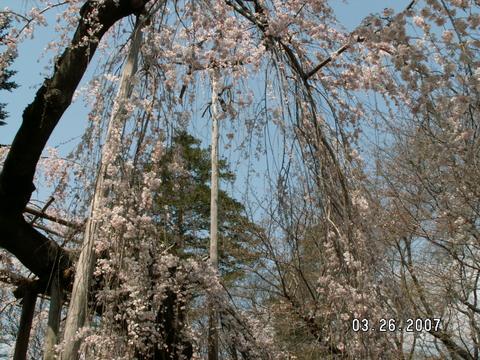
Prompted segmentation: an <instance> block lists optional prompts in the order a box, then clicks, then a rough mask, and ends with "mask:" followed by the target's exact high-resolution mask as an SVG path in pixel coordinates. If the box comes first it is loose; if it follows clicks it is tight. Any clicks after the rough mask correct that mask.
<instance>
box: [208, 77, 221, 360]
mask: <svg viewBox="0 0 480 360" xmlns="http://www.w3.org/2000/svg"><path fill="white" fill-rule="evenodd" d="M218 78H219V76H218V74H217V72H216V71H215V73H214V75H213V76H212V103H211V109H212V180H211V182H212V184H211V185H212V187H211V193H210V262H211V263H212V266H213V267H214V268H215V270H218V92H219V89H218V81H219V79H218ZM212 300H213V299H211V298H210V299H209V303H210V304H209V316H208V360H218V330H217V327H218V314H217V311H216V309H215V306H214V304H213V301H212Z"/></svg>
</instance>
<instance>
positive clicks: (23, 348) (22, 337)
mask: <svg viewBox="0 0 480 360" xmlns="http://www.w3.org/2000/svg"><path fill="white" fill-rule="evenodd" d="M36 302H37V293H36V292H33V291H27V292H26V293H25V296H24V297H23V300H22V315H21V316H20V326H19V328H18V333H17V341H16V342H15V353H14V355H13V360H26V359H27V350H28V341H29V339H30V330H31V329H32V320H33V315H34V314H35V303H36Z"/></svg>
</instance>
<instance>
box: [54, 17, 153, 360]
mask: <svg viewBox="0 0 480 360" xmlns="http://www.w3.org/2000/svg"><path fill="white" fill-rule="evenodd" d="M143 25H144V22H143V20H139V19H137V23H136V25H135V29H134V35H133V38H132V42H131V45H130V50H129V53H128V57H127V61H126V64H125V66H124V68H123V72H122V77H121V80H120V85H119V89H118V93H117V96H116V99H117V102H118V108H117V109H116V111H114V112H113V114H112V116H111V118H110V119H109V123H108V129H107V135H106V141H105V146H104V148H103V151H102V155H101V159H100V168H99V170H98V174H97V179H96V183H95V189H94V193H93V200H92V204H91V206H90V216H89V217H88V220H87V224H86V226H85V236H84V239H83V245H82V250H81V252H80V257H79V259H78V261H77V264H76V268H75V279H74V283H73V289H72V297H71V300H70V304H69V308H68V315H67V320H66V322H65V331H64V341H65V347H64V349H63V353H62V354H61V358H62V359H68V360H71V359H77V358H78V356H79V354H78V349H79V346H80V341H79V339H78V338H76V333H77V331H78V330H79V329H80V328H82V327H83V326H84V325H85V323H86V320H87V309H88V292H89V290H90V280H91V277H92V272H93V267H94V264H95V253H94V243H95V236H96V232H97V230H98V218H97V213H98V211H99V209H100V207H101V203H102V199H103V193H104V180H105V175H106V171H107V166H108V164H109V157H108V153H109V152H110V149H111V147H112V143H113V142H114V141H116V140H115V139H114V133H115V130H116V128H117V127H118V126H121V124H123V123H124V121H125V116H124V113H125V111H124V109H125V105H126V104H127V102H128V99H129V97H130V95H131V92H132V88H133V84H132V78H133V76H134V75H135V73H136V71H137V66H138V54H139V52H140V46H141V43H142V27H143Z"/></svg>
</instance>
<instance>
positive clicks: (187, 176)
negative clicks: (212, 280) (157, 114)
mask: <svg viewBox="0 0 480 360" xmlns="http://www.w3.org/2000/svg"><path fill="white" fill-rule="evenodd" d="M161 168H162V171H161V174H162V175H161V177H162V186H161V189H162V190H161V191H160V193H158V194H157V195H156V201H155V204H156V205H157V206H158V209H157V214H161V215H160V216H159V218H158V219H159V221H160V222H161V223H162V226H163V227H164V228H165V229H167V230H166V232H165V236H166V239H165V240H166V242H167V243H169V244H171V245H173V247H174V249H175V252H176V253H177V254H178V255H180V256H199V257H206V256H207V255H208V249H209V231H210V176H211V164H210V150H209V149H202V148H200V141H199V140H197V139H195V138H194V137H193V136H191V135H189V134H188V133H186V132H181V133H179V134H178V135H177V136H175V137H174V138H173V141H172V145H171V146H170V147H169V148H168V149H167V150H166V152H165V155H164V156H163V157H162V166H161ZM219 172H220V173H219V179H220V181H221V182H223V183H225V182H227V183H228V182H232V181H234V179H235V175H234V174H233V173H232V172H231V171H230V169H229V167H228V164H227V163H226V161H225V160H220V161H219ZM218 203H219V213H218V220H219V224H218V225H219V246H218V249H219V266H220V272H221V274H222V276H223V277H224V280H226V281H233V280H235V279H237V278H239V277H241V275H242V270H241V268H242V265H246V264H252V262H254V261H255V259H256V255H255V249H256V248H257V247H256V246H255V240H254V239H255V238H256V237H255V235H254V234H255V233H256V228H257V226H256V225H255V224H253V223H252V222H250V221H249V220H248V219H247V217H246V216H245V208H244V206H243V205H242V204H241V203H240V202H238V201H237V200H235V199H233V198H232V197H230V196H229V195H228V194H227V193H226V192H225V191H222V190H220V191H219V194H218Z"/></svg>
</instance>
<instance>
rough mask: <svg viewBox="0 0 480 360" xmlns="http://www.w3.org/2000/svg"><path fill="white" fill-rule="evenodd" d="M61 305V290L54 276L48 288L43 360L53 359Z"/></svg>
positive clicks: (56, 277)
mask: <svg viewBox="0 0 480 360" xmlns="http://www.w3.org/2000/svg"><path fill="white" fill-rule="evenodd" d="M62 304H63V290H62V287H61V285H60V281H59V279H58V276H55V278H54V279H53V281H52V284H51V286H50V309H49V311H48V323H47V332H46V334H45V343H44V350H43V360H54V359H55V345H57V344H58V333H59V328H60V317H61V314H62Z"/></svg>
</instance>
